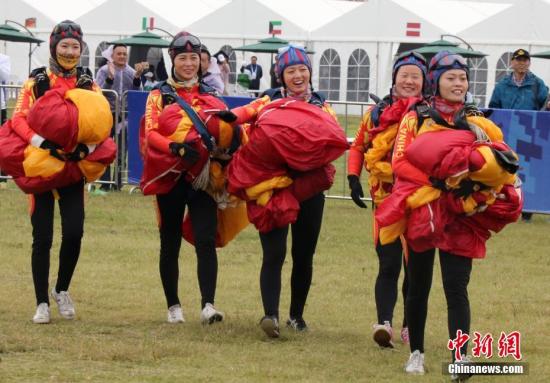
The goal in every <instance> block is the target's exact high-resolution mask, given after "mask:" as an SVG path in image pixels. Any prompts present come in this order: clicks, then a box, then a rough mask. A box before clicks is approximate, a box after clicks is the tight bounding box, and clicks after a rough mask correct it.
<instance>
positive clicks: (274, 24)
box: [269, 20, 283, 35]
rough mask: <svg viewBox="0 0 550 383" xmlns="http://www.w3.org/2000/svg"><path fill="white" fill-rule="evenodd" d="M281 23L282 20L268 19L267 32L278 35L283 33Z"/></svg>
mask: <svg viewBox="0 0 550 383" xmlns="http://www.w3.org/2000/svg"><path fill="white" fill-rule="evenodd" d="M282 25H283V22H282V21H278V20H276V21H270V22H269V33H270V34H272V35H280V34H281V33H283V30H282V28H281V26H282Z"/></svg>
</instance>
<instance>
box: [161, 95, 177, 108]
mask: <svg viewBox="0 0 550 383" xmlns="http://www.w3.org/2000/svg"><path fill="white" fill-rule="evenodd" d="M174 102H176V99H175V98H174V96H172V95H171V94H169V93H162V105H163V106H168V105H170V104H173V103H174Z"/></svg>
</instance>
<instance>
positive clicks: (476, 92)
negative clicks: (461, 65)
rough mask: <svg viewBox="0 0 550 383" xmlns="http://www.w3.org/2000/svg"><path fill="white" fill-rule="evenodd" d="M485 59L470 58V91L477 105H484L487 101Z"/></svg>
mask: <svg viewBox="0 0 550 383" xmlns="http://www.w3.org/2000/svg"><path fill="white" fill-rule="evenodd" d="M487 73H488V69H487V59H486V58H485V57H481V58H472V59H470V92H471V93H472V96H474V100H475V102H476V104H477V106H480V107H485V103H486V101H487Z"/></svg>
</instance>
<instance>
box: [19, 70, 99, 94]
mask: <svg viewBox="0 0 550 383" xmlns="http://www.w3.org/2000/svg"><path fill="white" fill-rule="evenodd" d="M40 74H42V75H44V76H45V83H44V84H41V88H40V91H41V93H40V94H36V92H35V91H34V90H33V92H35V94H34V97H35V99H37V100H38V99H39V98H40V97H42V96H43V95H44V93H46V92H47V91H48V90H50V88H51V84H50V78H49V77H48V69H47V68H46V67H45V66H41V67H38V68H34V69H33V70H32V72H31V73H30V75H29V77H31V78H36V76H38V75H40ZM82 75H87V76H89V77H90V78H93V74H92V71H91V70H90V68H88V67H82V66H77V67H76V82H78V80H80V77H82Z"/></svg>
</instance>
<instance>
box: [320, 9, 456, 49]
mask: <svg viewBox="0 0 550 383" xmlns="http://www.w3.org/2000/svg"><path fill="white" fill-rule="evenodd" d="M408 23H420V28H419V29H418V30H419V31H420V36H418V37H407V33H406V32H407V24H408ZM443 33H446V31H445V30H444V29H443V28H440V27H438V26H436V25H434V24H432V23H430V22H429V21H428V20H426V19H425V18H424V17H422V16H419V15H418V14H416V13H414V12H412V11H409V10H408V9H406V8H403V7H402V6H401V5H399V4H398V3H397V2H396V1H394V0H369V1H367V2H366V3H362V4H361V5H360V6H359V7H357V8H356V9H354V10H353V12H348V13H345V14H343V15H342V16H341V17H339V18H337V19H335V20H333V21H332V22H330V23H328V24H326V25H324V26H322V27H320V28H318V29H316V30H315V31H313V32H312V33H311V39H312V40H323V41H332V40H334V41H342V40H348V41H411V42H413V41H414V42H426V41H432V40H436V39H437V38H439V36H440V35H441V34H443Z"/></svg>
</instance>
